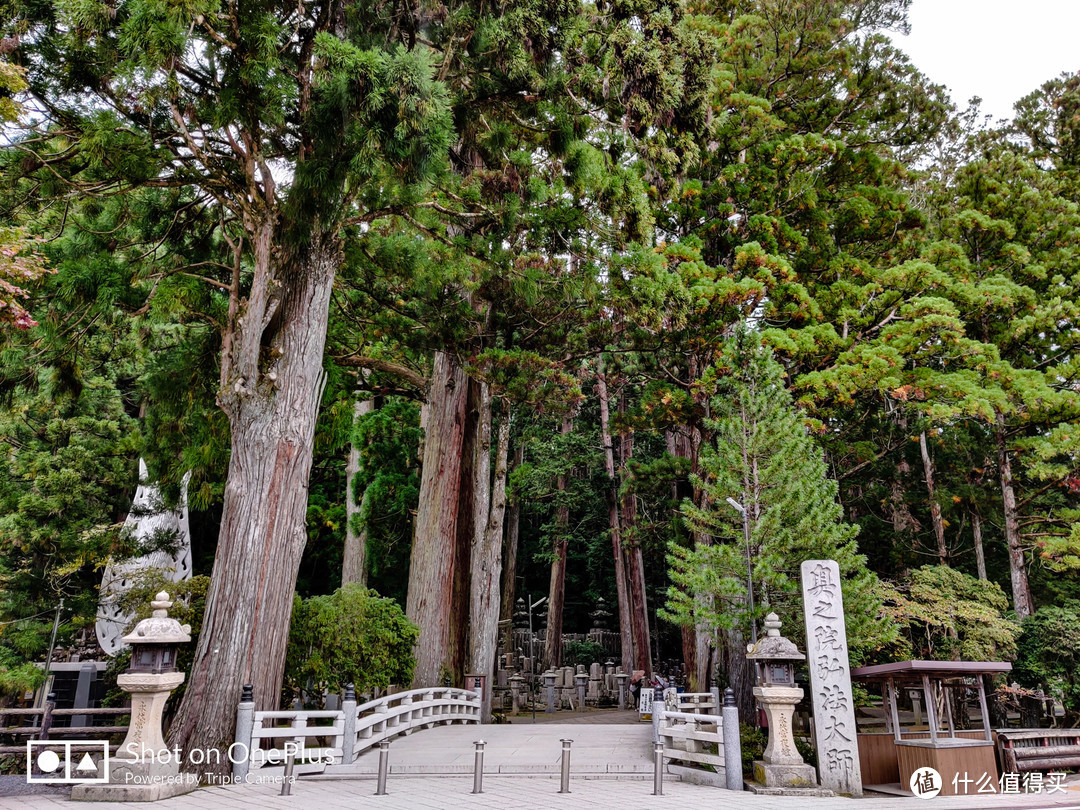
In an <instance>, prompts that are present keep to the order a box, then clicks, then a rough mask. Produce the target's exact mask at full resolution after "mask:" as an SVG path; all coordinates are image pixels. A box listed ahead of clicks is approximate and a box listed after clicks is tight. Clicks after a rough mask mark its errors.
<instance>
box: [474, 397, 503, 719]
mask: <svg viewBox="0 0 1080 810" xmlns="http://www.w3.org/2000/svg"><path fill="white" fill-rule="evenodd" d="M484 387H485V388H486V386H484ZM487 415H488V422H489V424H490V420H491V403H490V395H489V396H488V402H487ZM490 432H491V431H490V427H489V428H488V435H489V436H490ZM488 447H489V449H490V439H489V441H488ZM509 450H510V409H509V407H508V405H507V404H506V403H505V402H504V403H503V408H502V414H501V415H500V418H499V432H498V438H497V440H496V442H495V477H494V481H493V482H492V485H491V489H490V495H489V497H488V498H486V499H485V500H486V501H488V504H489V505H488V509H487V514H486V515H484V516H483V517H484V518H485V519H484V520H483V522H478V524H477V532H476V536H475V538H474V545H473V549H472V566H471V570H472V593H471V598H470V603H469V607H470V624H469V626H470V630H471V633H470V638H471V640H472V641H471V645H470V650H469V669H470V670H471V671H472V672H478V673H481V674H484V675H487V676H488V685H489V688H488V689H487V690H486V691H485V693H484V706H483V717H484V719H483V722H485V723H486V722H488V721H489V720H490V718H491V688H490V687H491V682H492V679H493V678H494V676H495V654H496V652H497V649H498V644H499V581H500V577H501V574H502V535H503V520H504V518H505V516H506V469H507V456H508V455H509ZM489 466H490V464H489ZM484 474H485V475H486V472H485V473H484Z"/></svg>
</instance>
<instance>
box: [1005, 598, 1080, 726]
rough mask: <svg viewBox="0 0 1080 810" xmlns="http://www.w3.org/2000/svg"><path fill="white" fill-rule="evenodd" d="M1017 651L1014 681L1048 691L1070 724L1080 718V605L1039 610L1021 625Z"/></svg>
mask: <svg viewBox="0 0 1080 810" xmlns="http://www.w3.org/2000/svg"><path fill="white" fill-rule="evenodd" d="M1017 648H1018V655H1017V659H1016V666H1015V667H1014V668H1013V675H1014V677H1015V678H1016V681H1017V682H1018V683H1019V684H1020V685H1021V686H1027V687H1030V688H1033V689H1035V688H1041V687H1044V686H1045V687H1048V688H1049V689H1050V691H1051V692H1054V693H1056V694H1057V695H1058V696H1059V697H1060V698H1061V701H1062V704H1063V705H1064V707H1065V711H1066V712H1067V713H1068V714H1069V715H1070V717H1071V718H1072V719H1073V720H1076V719H1077V718H1078V717H1080V601H1078V600H1075V599H1072V600H1068V601H1066V602H1064V603H1063V604H1062V605H1061V606H1060V607H1042V608H1039V609H1038V610H1037V611H1036V612H1035V615H1033V616H1031V617H1030V618H1029V619H1027V621H1025V622H1024V624H1023V632H1022V633H1021V634H1020V639H1019V641H1018V642H1017Z"/></svg>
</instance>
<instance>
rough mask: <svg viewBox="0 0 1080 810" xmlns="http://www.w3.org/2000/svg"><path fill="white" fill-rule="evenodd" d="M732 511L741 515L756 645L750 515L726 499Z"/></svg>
mask: <svg viewBox="0 0 1080 810" xmlns="http://www.w3.org/2000/svg"><path fill="white" fill-rule="evenodd" d="M727 502H728V504H729V505H730V506H731V508H732V509H734V510H736V511H737V512H738V513H739V514H741V515H742V529H743V538H744V539H745V540H746V592H747V594H748V595H749V596H750V643H751V644H757V622H755V621H754V573H753V568H752V567H751V565H752V564H751V562H750V513H749V512H747V511H746V507H745V506H743V505H742V504H741V503H739V502H738V501H737V500H735V499H734V498H728V499H727Z"/></svg>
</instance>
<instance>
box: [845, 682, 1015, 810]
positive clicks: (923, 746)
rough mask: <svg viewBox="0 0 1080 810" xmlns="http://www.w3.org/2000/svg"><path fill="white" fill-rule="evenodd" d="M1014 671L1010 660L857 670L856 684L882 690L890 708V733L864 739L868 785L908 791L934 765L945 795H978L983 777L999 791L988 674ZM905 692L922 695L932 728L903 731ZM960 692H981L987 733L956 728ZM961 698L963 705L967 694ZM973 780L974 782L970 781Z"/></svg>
mask: <svg viewBox="0 0 1080 810" xmlns="http://www.w3.org/2000/svg"><path fill="white" fill-rule="evenodd" d="M1011 669H1012V664H1010V663H1008V662H1006V661H901V662H899V663H895V664H879V665H877V666H871V667H860V668H858V669H853V670H852V671H851V679H852V680H853V681H857V682H860V683H863V684H865V685H866V686H867V687H869V688H871V689H873V688H874V687H875V686H876V687H879V688H880V689H881V692H882V697H883V698H884V703H883V706H884V709H885V726H886V731H885V732H884V733H878V734H872V733H859V735H858V738H859V764H860V766H861V767H862V775H863V784H865V785H889V784H895V783H899V785H900V787H901V788H902V789H905V790H906V789H907V788H908V785H909V783H910V779H911V775H912V774H913V773H915V772H916V771H918V770H919V769H920V768H927V767H930V768H933V769H934V770H936V771H937V772H938V773H940V774H941V777H942V785H941V795H942V796H953V795H958V794H959V795H965V793H975V792H977V787H976V784H977V780H979V779H990V780H992V781H993V783H994V785H995V788H996V785H997V780H998V769H997V760H996V758H995V756H994V739H993V734H992V732H991V730H990V721H989V715H988V712H987V708H986V691H985V688H984V686H983V679H982V676H983V675H996V674H999V673H1004V672H1009V671H1010V670H1011ZM901 688H909V689H911V688H914V690H916V697H918V696H920V695H921V703H922V706H923V707H925V715H926V721H927V727H926V729H922V728H921V727H918V728H911V727H910V726H909V727H908V728H906V729H905V728H903V727H902V725H901V723H900V713H899V711H898V710H897V694H898V693H897V690H898V689H901ZM959 690H965V691H967V690H973V691H975V692H976V693H977V694H978V701H979V714H980V716H981V718H982V727H981V729H978V730H974V731H972V730H965V729H957V728H956V723H955V721H954V719H953V702H954V699H955V698H954V694H955V693H956V692H958V691H959ZM959 699H960V700H961V701H963V693H962V692H961V697H960V698H959ZM965 703H966V701H965ZM942 717H944V719H945V726H944V728H942V721H941V718H942ZM967 779H970V780H972V781H970V782H965V780H967Z"/></svg>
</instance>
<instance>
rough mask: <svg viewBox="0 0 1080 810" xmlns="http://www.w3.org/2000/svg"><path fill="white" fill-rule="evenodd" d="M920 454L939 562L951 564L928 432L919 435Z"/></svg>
mask: <svg viewBox="0 0 1080 810" xmlns="http://www.w3.org/2000/svg"><path fill="white" fill-rule="evenodd" d="M919 452H920V453H922V463H923V474H924V476H925V478H926V492H927V495H928V497H929V498H930V518H931V520H933V522H934V537H935V539H936V540H937V555H938V560H939V561H940V563H941V564H942V565H948V564H949V549H948V547H947V546H946V545H945V521H944V520H943V519H942V517H941V504H940V503H938V499H937V489H936V488H935V487H934V460H933V459H932V458H930V450H929V448H927V446H926V431H925V430H924V431H922V432H921V433H919Z"/></svg>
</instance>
